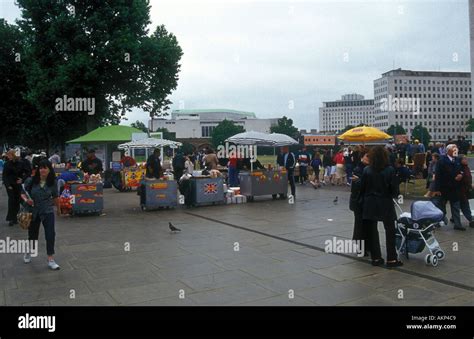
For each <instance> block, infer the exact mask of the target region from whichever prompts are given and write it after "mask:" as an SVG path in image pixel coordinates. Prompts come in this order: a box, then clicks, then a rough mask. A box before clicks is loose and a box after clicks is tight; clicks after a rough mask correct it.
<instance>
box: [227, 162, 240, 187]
mask: <svg viewBox="0 0 474 339" xmlns="http://www.w3.org/2000/svg"><path fill="white" fill-rule="evenodd" d="M229 186H230V187H237V186H239V170H238V169H237V168H235V167H230V166H229Z"/></svg>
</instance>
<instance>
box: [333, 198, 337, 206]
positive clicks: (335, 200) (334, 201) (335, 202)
mask: <svg viewBox="0 0 474 339" xmlns="http://www.w3.org/2000/svg"><path fill="white" fill-rule="evenodd" d="M333 203H334V205H337V197H336V199H334V200H333Z"/></svg>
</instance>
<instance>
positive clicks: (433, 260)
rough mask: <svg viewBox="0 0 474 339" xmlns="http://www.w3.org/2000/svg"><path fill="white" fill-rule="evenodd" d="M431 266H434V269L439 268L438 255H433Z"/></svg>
mask: <svg viewBox="0 0 474 339" xmlns="http://www.w3.org/2000/svg"><path fill="white" fill-rule="evenodd" d="M431 265H433V267H436V266H438V257H437V256H436V255H433V257H432V258H431Z"/></svg>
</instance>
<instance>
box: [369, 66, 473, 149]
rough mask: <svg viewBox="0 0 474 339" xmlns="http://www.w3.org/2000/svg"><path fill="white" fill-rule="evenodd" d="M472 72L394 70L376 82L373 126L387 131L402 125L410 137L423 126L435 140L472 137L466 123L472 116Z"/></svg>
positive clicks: (384, 74)
mask: <svg viewBox="0 0 474 339" xmlns="http://www.w3.org/2000/svg"><path fill="white" fill-rule="evenodd" d="M471 83H472V81H471V73H470V72H431V71H428V72H426V71H410V70H403V69H400V68H399V69H394V70H391V71H388V72H386V73H383V74H382V77H381V78H379V79H377V80H375V81H374V102H375V103H374V106H375V114H374V116H375V117H374V126H375V127H377V128H380V129H382V130H387V128H388V127H389V126H390V125H397V124H398V125H401V126H403V127H404V128H405V130H406V131H407V134H408V135H411V133H412V131H413V129H414V128H415V126H417V125H419V124H421V125H422V126H423V127H426V128H427V129H428V132H429V133H430V135H431V137H432V140H434V141H438V140H439V141H446V140H448V139H450V138H456V137H457V136H458V135H462V136H466V137H469V138H470V133H468V132H466V122H467V121H468V120H469V118H470V117H471V116H472V93H471Z"/></svg>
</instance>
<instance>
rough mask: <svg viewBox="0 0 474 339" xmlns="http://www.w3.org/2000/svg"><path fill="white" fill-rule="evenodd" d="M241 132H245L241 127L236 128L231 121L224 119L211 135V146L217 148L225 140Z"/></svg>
mask: <svg viewBox="0 0 474 339" xmlns="http://www.w3.org/2000/svg"><path fill="white" fill-rule="evenodd" d="M242 132H245V130H244V128H243V127H242V126H237V125H236V124H234V123H233V122H232V121H230V120H226V119H224V120H223V121H221V122H220V123H219V125H217V126H216V127H215V128H214V130H213V131H212V133H211V140H212V145H213V146H214V147H216V148H217V146H219V145H223V144H224V142H225V140H226V139H227V138H230V137H231V136H233V135H236V134H238V133H242Z"/></svg>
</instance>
